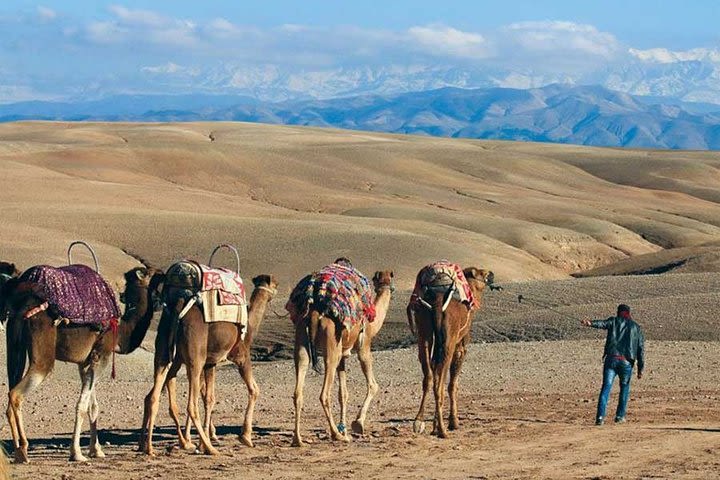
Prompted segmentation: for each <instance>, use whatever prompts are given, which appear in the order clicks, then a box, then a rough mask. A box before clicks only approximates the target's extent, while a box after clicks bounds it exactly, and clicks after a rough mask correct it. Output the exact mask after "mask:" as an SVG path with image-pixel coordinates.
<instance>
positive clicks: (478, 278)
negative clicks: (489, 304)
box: [407, 267, 500, 438]
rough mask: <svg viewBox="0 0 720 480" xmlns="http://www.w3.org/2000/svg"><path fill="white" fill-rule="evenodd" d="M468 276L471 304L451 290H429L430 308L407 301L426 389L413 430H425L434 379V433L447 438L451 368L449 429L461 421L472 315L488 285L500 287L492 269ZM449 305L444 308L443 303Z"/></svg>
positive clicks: (466, 271) (472, 271)
mask: <svg viewBox="0 0 720 480" xmlns="http://www.w3.org/2000/svg"><path fill="white" fill-rule="evenodd" d="M463 273H464V274H465V278H466V279H467V282H468V284H469V286H470V289H471V291H472V293H473V296H474V297H475V300H476V304H475V305H474V306H468V305H467V304H465V303H462V302H460V301H458V300H457V299H455V298H452V295H451V294H450V298H448V290H447V289H445V290H442V291H438V290H434V291H433V292H432V293H431V294H430V298H431V299H432V302H431V303H429V305H430V307H431V308H426V307H424V306H422V305H417V304H413V303H412V301H411V303H410V304H409V305H408V308H407V313H408V322H409V324H410V330H411V331H412V332H413V334H415V333H417V340H418V360H419V361H420V367H421V368H422V373H423V383H422V386H423V392H422V398H421V400H420V409H419V410H418V413H417V415H416V416H415V422H414V424H413V430H414V432H415V433H422V432H423V431H424V430H425V421H424V415H425V400H426V399H427V394H428V391H429V390H430V382H431V380H432V384H433V392H434V394H435V419H434V423H433V432H432V433H433V434H434V435H437V436H438V437H440V438H447V436H448V431H447V428H446V426H445V421H444V419H443V409H444V405H445V382H446V379H447V375H448V372H449V373H450V380H449V385H448V391H449V397H450V418H449V421H448V423H449V425H448V426H449V429H450V430H456V429H457V428H458V427H459V422H458V406H457V392H458V377H459V375H460V369H461V368H462V364H463V361H464V360H465V354H466V351H467V344H468V343H469V342H470V330H471V327H472V321H473V317H474V316H475V313H476V312H477V311H478V310H479V309H480V306H481V300H482V293H483V290H484V288H485V287H486V286H490V287H491V288H500V287H495V286H493V285H492V283H493V277H494V276H493V273H492V272H490V271H489V270H481V269H478V268H474V267H471V268H466V269H464V270H463ZM444 305H447V306H446V308H445V310H444V311H443V306H444Z"/></svg>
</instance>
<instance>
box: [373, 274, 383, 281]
mask: <svg viewBox="0 0 720 480" xmlns="http://www.w3.org/2000/svg"><path fill="white" fill-rule="evenodd" d="M380 275H382V273H381V272H375V275H373V282H377V281H379V280H380Z"/></svg>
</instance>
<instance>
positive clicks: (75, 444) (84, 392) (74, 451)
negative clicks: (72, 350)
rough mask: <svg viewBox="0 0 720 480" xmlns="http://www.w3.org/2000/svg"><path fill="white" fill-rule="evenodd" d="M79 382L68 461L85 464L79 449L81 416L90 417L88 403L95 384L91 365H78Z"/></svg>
mask: <svg viewBox="0 0 720 480" xmlns="http://www.w3.org/2000/svg"><path fill="white" fill-rule="evenodd" d="M78 369H79V370H80V380H81V382H82V387H81V389H80V398H79V399H78V403H77V406H76V407H75V428H74V430H73V436H72V446H71V447H70V461H71V462H72V461H74V462H87V457H85V455H83V454H82V450H81V449H80V434H81V433H82V424H83V415H84V414H85V413H87V414H88V416H89V415H90V401H91V399H92V388H93V386H94V384H95V371H94V370H93V365H79V366H78Z"/></svg>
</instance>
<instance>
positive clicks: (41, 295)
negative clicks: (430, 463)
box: [0, 242, 500, 463]
mask: <svg viewBox="0 0 720 480" xmlns="http://www.w3.org/2000/svg"><path fill="white" fill-rule="evenodd" d="M75 246H85V247H86V248H87V249H88V250H89V251H90V253H91V255H92V257H93V260H94V263H95V268H94V269H93V268H91V267H88V266H85V265H82V264H76V263H74V262H73V261H72V255H71V253H72V250H73V247H75ZM221 249H225V250H227V251H230V252H232V253H233V254H234V256H235V260H236V265H235V269H234V270H232V269H228V268H223V267H215V266H213V259H214V256H215V254H216V253H217V252H218V251H219V250H221ZM124 278H125V287H124V291H123V292H122V293H120V295H119V300H120V303H122V304H124V309H123V310H122V311H121V309H120V306H119V303H118V299H117V298H116V296H115V293H114V292H113V290H112V288H111V287H110V285H109V284H108V282H107V281H106V280H105V279H103V277H102V276H101V275H100V273H99V265H98V261H97V256H96V255H95V252H94V251H93V250H92V248H90V246H89V245H87V244H86V243H84V242H73V243H72V244H71V245H70V247H69V249H68V265H65V266H61V267H57V268H56V267H51V266H48V265H37V266H33V267H30V268H28V269H27V270H25V271H24V272H20V271H18V269H17V268H16V267H15V265H14V264H12V263H7V262H0V320H1V321H2V326H3V327H4V328H5V329H6V340H7V370H8V385H9V394H8V408H7V418H8V423H9V425H10V431H11V433H12V439H13V447H14V458H15V461H16V462H22V463H24V462H28V461H29V456H28V438H27V436H26V434H25V426H24V422H23V414H22V404H23V400H24V399H25V397H26V396H27V395H29V394H30V393H31V392H32V391H33V390H35V389H36V388H37V387H38V386H40V384H41V383H42V382H43V380H44V379H45V378H46V377H47V376H48V374H49V373H50V372H51V371H52V369H53V366H54V364H55V361H56V360H60V361H63V362H71V363H75V364H77V366H78V371H79V374H80V382H81V393H80V398H79V399H78V402H77V406H76V410H75V424H74V429H73V434H72V435H73V436H72V443H71V447H70V460H74V461H86V460H87V457H86V456H85V455H84V454H83V452H82V451H81V447H80V435H81V432H82V426H83V419H84V416H85V415H87V416H88V418H89V423H90V446H89V450H88V456H89V457H94V458H100V457H104V453H103V450H102V448H101V444H100V441H99V439H98V430H97V422H98V416H99V412H100V409H99V406H98V400H97V397H96V393H95V392H96V386H97V382H98V381H99V380H100V379H101V378H102V374H103V372H105V371H106V369H107V368H108V367H110V366H111V369H112V375H111V376H112V377H113V378H114V377H115V369H116V366H115V363H116V359H115V355H116V354H119V355H127V354H130V353H132V352H133V351H135V350H136V349H137V348H138V347H139V346H140V345H141V343H142V342H143V340H144V338H145V336H146V334H147V332H148V329H149V327H150V324H151V321H152V319H153V316H154V314H155V312H156V311H159V310H161V315H160V319H159V323H158V326H157V334H156V337H155V352H154V362H153V363H154V365H153V377H152V378H153V385H152V388H151V389H150V391H149V392H148V394H147V396H146V397H145V401H144V411H143V419H142V424H141V433H140V442H139V449H140V451H142V452H144V453H146V454H148V455H154V454H155V450H154V448H153V430H154V427H155V420H156V416H157V413H158V409H159V406H160V405H159V404H160V398H161V394H162V391H163V390H164V391H166V392H167V398H168V403H169V405H168V407H169V412H170V416H171V418H172V420H173V422H174V424H175V427H176V430H177V436H178V444H179V446H180V448H183V449H187V450H191V451H196V450H199V451H200V452H202V453H205V454H209V455H214V454H217V453H219V452H218V450H217V448H215V447H214V446H213V442H217V440H218V438H217V435H216V427H215V425H214V422H213V419H212V412H213V408H214V405H215V402H216V398H215V373H216V367H217V365H219V364H220V363H221V362H226V361H228V362H232V363H234V364H235V365H237V367H238V371H239V373H240V376H241V377H242V379H243V381H244V382H245V384H246V386H247V390H248V403H247V407H246V410H245V416H244V422H243V428H242V433H241V435H240V441H241V442H242V443H243V444H245V445H247V446H249V447H252V446H253V440H252V431H253V413H254V410H255V405H256V403H257V401H258V397H259V394H260V389H259V388H258V384H257V382H256V381H255V378H254V376H253V371H252V362H251V355H250V353H251V348H252V343H253V339H254V338H256V336H257V334H258V331H259V328H260V325H261V323H262V321H263V318H264V317H265V314H266V312H267V311H268V305H269V304H270V302H271V301H272V300H273V298H275V297H276V296H277V294H278V282H277V280H276V279H275V277H274V276H273V275H269V274H263V275H258V276H256V277H254V278H253V279H252V284H253V290H252V293H251V294H250V297H249V299H248V298H247V294H246V290H245V284H244V282H243V279H242V278H241V276H240V257H239V254H238V252H237V250H236V249H235V247H233V246H232V245H227V244H223V245H219V246H218V247H216V248H215V250H213V252H212V253H211V255H210V259H209V261H208V263H207V265H206V264H201V263H198V262H196V261H193V260H189V259H183V260H181V261H179V262H176V263H174V264H173V265H171V266H169V267H168V268H167V270H166V271H164V272H163V271H161V270H159V269H155V268H150V267H136V268H133V269H131V270H129V271H128V272H126V273H125V274H124ZM485 287H490V288H491V289H496V288H500V287H497V286H495V285H494V284H493V273H492V272H491V271H489V270H482V269H478V268H474V267H470V268H465V269H462V268H461V267H460V266H458V265H456V264H453V263H450V262H447V261H444V260H443V261H439V262H436V263H434V264H431V265H427V266H425V267H423V268H422V269H421V270H420V271H419V273H418V275H417V278H416V282H415V288H414V290H413V293H412V296H411V297H410V302H409V304H408V306H407V315H408V322H409V326H410V330H411V332H412V333H413V335H415V336H416V337H417V342H418V359H419V362H420V367H421V371H422V399H421V401H420V409H419V411H418V413H417V416H416V417H415V422H414V425H413V429H414V431H415V432H416V433H422V432H423V431H424V428H425V417H424V410H425V401H426V399H427V394H428V392H429V389H430V386H431V385H432V386H433V393H434V396H435V415H434V420H433V430H432V433H433V434H434V435H437V436H438V437H441V438H445V437H446V436H447V435H448V433H447V430H448V428H449V429H450V430H453V429H456V428H458V399H457V394H458V376H459V373H460V369H461V367H462V363H463V360H464V358H465V352H466V347H467V344H468V342H470V331H471V326H472V321H473V317H474V315H475V313H476V312H477V311H478V310H479V308H480V307H481V304H482V301H481V299H482V294H483V290H484V289H485ZM394 290H395V274H394V272H393V271H392V270H389V269H384V270H378V271H376V272H375V274H374V275H373V277H372V279H370V280H369V279H368V278H367V277H365V276H364V275H363V274H362V273H361V272H360V271H359V270H358V269H357V268H355V267H354V266H353V265H352V263H351V262H350V260H348V259H347V258H338V259H336V260H335V261H334V262H333V263H332V264H329V265H327V266H324V267H323V268H321V269H319V270H318V271H316V272H313V273H310V274H308V275H307V276H305V277H303V278H302V279H301V280H300V281H299V282H298V283H297V284H296V286H295V287H294V288H293V290H292V292H291V293H290V296H289V299H288V300H287V303H286V305H285V308H286V310H287V311H288V314H289V317H290V320H291V321H292V322H293V325H294V327H295V353H294V365H295V375H296V377H295V378H296V381H295V391H294V394H293V400H294V406H295V427H294V430H293V438H292V445H293V446H297V447H299V446H302V445H303V444H304V443H303V440H302V432H301V422H300V419H301V413H302V409H303V404H304V397H303V390H304V384H305V377H306V374H307V371H308V368H309V367H310V366H312V368H313V369H314V370H316V371H318V372H320V357H321V356H322V359H323V366H324V369H323V370H324V372H323V383H322V390H321V393H320V405H321V407H322V410H323V412H324V414H325V418H326V420H327V428H328V431H329V433H330V438H331V439H332V440H337V441H342V442H348V441H350V439H351V436H350V430H349V429H348V428H347V406H348V400H349V398H348V397H349V395H348V389H347V365H346V362H347V361H348V359H349V357H350V355H351V354H352V352H355V353H357V356H358V359H359V362H360V366H361V369H362V372H363V374H364V376H365V381H366V386H367V392H366V395H365V399H364V401H363V404H362V407H361V408H360V411H359V412H358V414H357V416H356V418H355V420H353V422H352V423H351V425H350V429H351V430H352V432H353V433H354V434H356V435H364V434H366V433H367V431H368V428H367V416H368V411H369V409H370V405H371V403H372V400H373V399H374V398H375V396H376V395H377V393H378V390H379V387H378V383H377V381H376V380H375V375H374V373H373V357H372V341H373V339H374V338H375V337H376V336H377V335H378V334H379V332H380V330H381V328H382V326H383V323H384V321H385V317H386V315H387V313H388V310H389V307H390V302H391V299H392V296H393V292H394ZM183 365H184V366H185V368H186V372H187V377H188V398H187V408H186V412H187V418H186V422H185V423H184V424H183V423H182V422H181V420H180V414H179V409H178V404H177V393H176V389H177V374H178V373H179V371H180V368H181V367H182V366H183ZM26 367H27V368H26ZM149 372H150V367H149V366H148V374H149ZM336 374H337V378H338V384H339V388H338V399H339V403H340V412H339V422H336V417H335V416H334V415H333V412H332V405H333V402H332V401H331V400H330V399H331V391H332V389H333V383H334V379H335V375H336ZM448 376H449V379H448ZM446 384H448V386H447V389H448V393H449V398H450V413H449V419H448V426H447V427H446V423H445V420H444V405H445V388H446ZM200 399H202V401H203V405H204V417H203V418H202V419H201V418H200V409H199V404H200ZM193 427H194V429H195V432H196V433H197V436H198V443H199V445H198V446H196V445H195V444H194V443H193V441H192V438H191V430H192V428H193Z"/></svg>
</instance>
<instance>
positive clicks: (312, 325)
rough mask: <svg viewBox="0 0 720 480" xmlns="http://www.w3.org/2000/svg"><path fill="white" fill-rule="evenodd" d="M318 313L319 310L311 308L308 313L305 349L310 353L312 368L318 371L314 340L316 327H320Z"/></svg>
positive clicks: (318, 365) (318, 364)
mask: <svg viewBox="0 0 720 480" xmlns="http://www.w3.org/2000/svg"><path fill="white" fill-rule="evenodd" d="M320 317H322V315H320V313H319V312H317V311H315V310H313V311H312V312H311V313H310V319H309V320H308V335H307V339H308V344H307V349H308V353H309V354H310V361H311V362H312V368H313V370H315V371H316V372H318V373H320V362H319V361H318V353H317V346H316V343H315V340H316V339H317V333H318V329H319V328H320Z"/></svg>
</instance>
